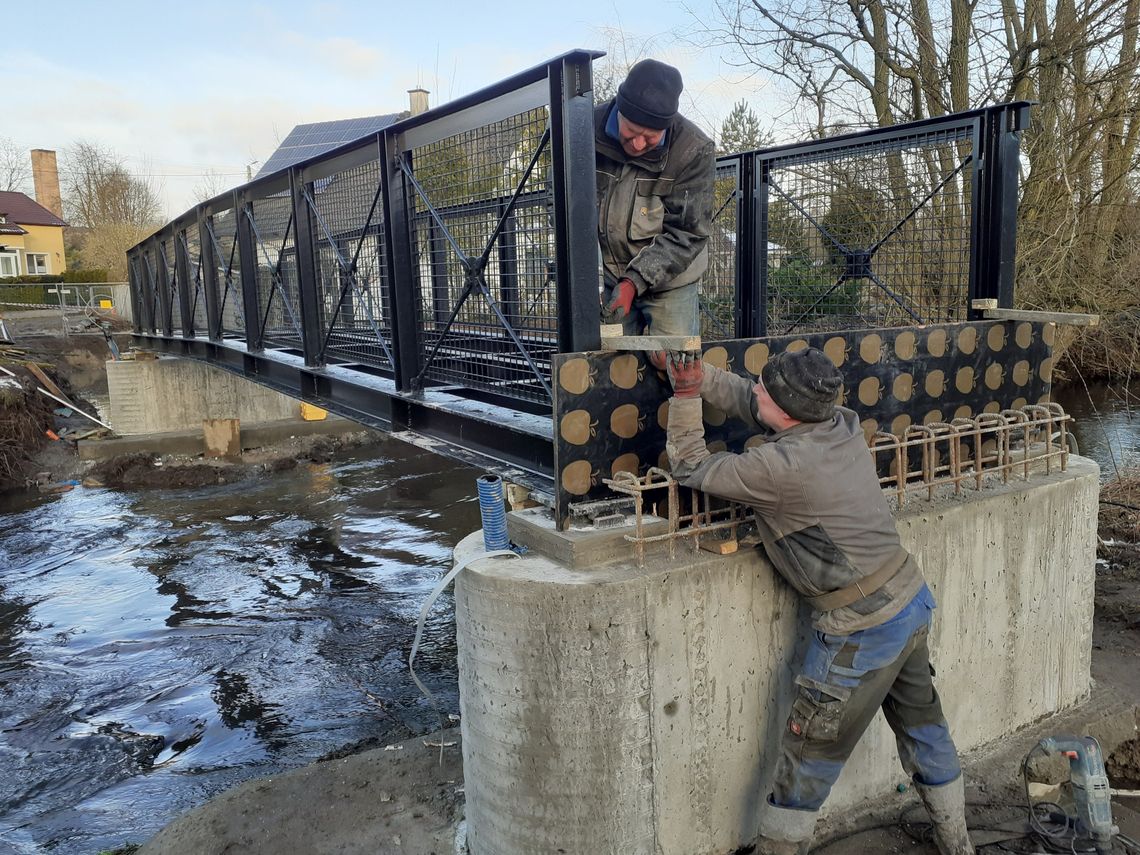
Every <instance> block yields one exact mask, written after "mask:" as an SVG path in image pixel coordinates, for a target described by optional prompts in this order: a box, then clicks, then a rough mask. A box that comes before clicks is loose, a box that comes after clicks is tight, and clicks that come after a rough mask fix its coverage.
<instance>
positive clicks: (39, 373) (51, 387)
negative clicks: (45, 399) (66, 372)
mask: <svg viewBox="0 0 1140 855" xmlns="http://www.w3.org/2000/svg"><path fill="white" fill-rule="evenodd" d="M24 367H25V368H27V369H28V370H29V371H31V372H32V373H33V374H34V375H36V379H37V380H39V381H40V382H41V383H43V384H44V388H45V389H47V390H48V391H49V392H51V393H52V394H53V395H57V396H59V397H60V398H66V397H67V395H65V394H63V392H61V391H60V389H59V387H58V386H56V385H55V384H54V383H52V382H51V378H50V377H48V376H47V374H45V373H44V370H43V369H42V368H40V367H39V366H38V365H36V363H34V362H25V363H24ZM68 406H70V404H68Z"/></svg>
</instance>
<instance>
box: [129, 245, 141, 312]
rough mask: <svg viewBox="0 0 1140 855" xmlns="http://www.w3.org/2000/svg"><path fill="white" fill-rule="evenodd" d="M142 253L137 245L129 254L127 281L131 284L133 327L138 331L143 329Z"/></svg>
mask: <svg viewBox="0 0 1140 855" xmlns="http://www.w3.org/2000/svg"><path fill="white" fill-rule="evenodd" d="M141 255H142V250H141V249H139V248H138V247H135V248H134V250H133V251H132V252H131V254H130V255H128V256H127V282H128V284H129V287H128V289H127V290H128V293H129V294H130V297H131V319H132V320H133V322H134V325H133V328H134V331H135V332H136V333H141V332H142V330H143V323H142V281H141V275H140V273H139V264H140V261H139V257H140V256H141Z"/></svg>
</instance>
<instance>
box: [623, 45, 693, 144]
mask: <svg viewBox="0 0 1140 855" xmlns="http://www.w3.org/2000/svg"><path fill="white" fill-rule="evenodd" d="M682 85H683V84H682V83H681V72H679V71H678V70H677V69H675V68H674V67H673V66H671V65H666V64H665V63H663V62H658V61H657V60H655V59H643V60H642V61H641V62H639V63H637V64H636V65H634V67H633V68H631V69H630V70H629V74H628V75H626V78H625V81H624V82H623V83H622V84H621V86H619V87H618V94H617V108H618V112H619V113H621V114H622V115H623V116H625V117H626V118H627V119H629V120H630V121H631V122H633V123H634V124H636V125H641V126H642V127H643V128H653V129H655V130H662V129H664V128H667V127H669V124H670V123H671V122H672V121H673V119H674V117H675V116H676V115H677V103H678V101H679V99H680V97H681V89H682Z"/></svg>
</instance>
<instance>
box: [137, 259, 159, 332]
mask: <svg viewBox="0 0 1140 855" xmlns="http://www.w3.org/2000/svg"><path fill="white" fill-rule="evenodd" d="M153 253H154V238H153V237H151V238H147V239H146V241H145V242H144V243H141V244H139V264H140V265H141V267H140V268H139V276H140V277H141V282H142V290H141V291H139V299H140V300H141V301H142V307H141V308H142V311H141V312H140V313H139V315H140V317H141V318H142V327H143V330H145V331H146V332H147V333H152V334H153V333H154V331H155V326H154V264H153V263H152V259H151V256H152V255H153Z"/></svg>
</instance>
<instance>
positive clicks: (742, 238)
mask: <svg viewBox="0 0 1140 855" xmlns="http://www.w3.org/2000/svg"><path fill="white" fill-rule="evenodd" d="M761 169H763V170H764V181H763V183H760V171H761ZM736 181H737V185H736V186H737V195H736V331H735V333H736V337H737V338H755V337H756V336H762V335H767V314H768V313H767V282H768V265H767V258H768V253H767V248H768V185H767V162H766V161H762V160H761V159H760V158H759V157H757V155H756V153H755V152H745V153H743V154H741V155H740V160H739V161H737V170H736Z"/></svg>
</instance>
